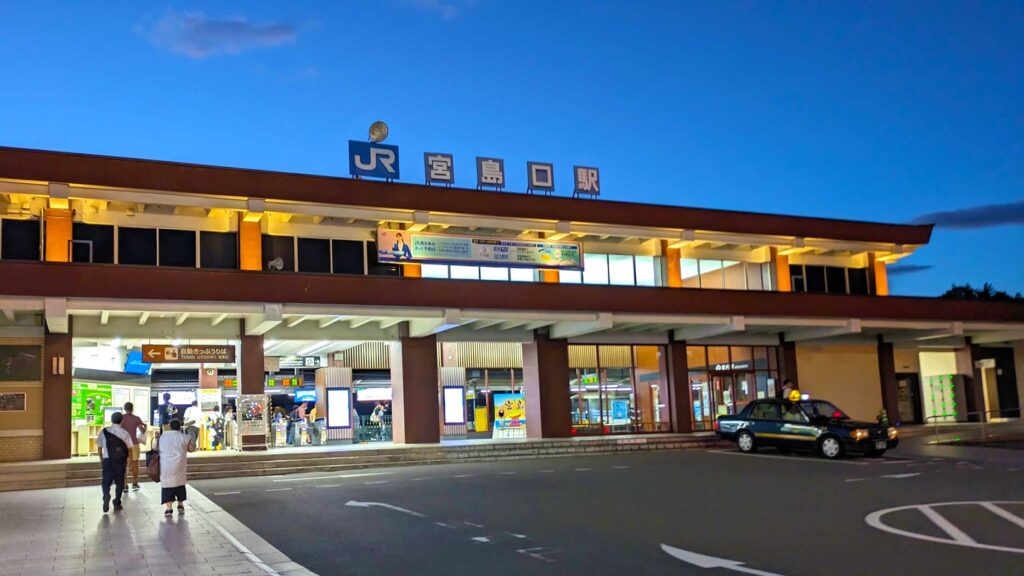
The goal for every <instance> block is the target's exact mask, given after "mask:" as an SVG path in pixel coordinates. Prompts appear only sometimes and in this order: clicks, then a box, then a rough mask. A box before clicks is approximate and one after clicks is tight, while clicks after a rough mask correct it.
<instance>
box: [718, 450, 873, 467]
mask: <svg viewBox="0 0 1024 576" xmlns="http://www.w3.org/2000/svg"><path fill="white" fill-rule="evenodd" d="M706 452H707V453H708V454H721V455H723V456H742V457H743V458H770V459H773V460H789V461H790V462H818V463H823V464H851V465H853V466H870V464H868V463H867V462H854V461H851V460H828V459H827V458H799V457H796V458H794V457H793V456H775V455H773V454H744V453H743V452H735V451H733V450H706Z"/></svg>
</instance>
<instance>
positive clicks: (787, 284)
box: [768, 247, 793, 292]
mask: <svg viewBox="0 0 1024 576" xmlns="http://www.w3.org/2000/svg"><path fill="white" fill-rule="evenodd" d="M768 254H769V257H770V258H771V263H772V267H771V270H772V280H773V281H774V283H775V291H776V292H792V291H793V279H792V278H791V277H790V276H789V256H786V255H783V254H779V249H778V248H775V247H771V248H769V249H768Z"/></svg>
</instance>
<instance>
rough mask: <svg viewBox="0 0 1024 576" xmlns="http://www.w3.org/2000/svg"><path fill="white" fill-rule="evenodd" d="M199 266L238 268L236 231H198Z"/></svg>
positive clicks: (226, 268)
mask: <svg viewBox="0 0 1024 576" xmlns="http://www.w3.org/2000/svg"><path fill="white" fill-rule="evenodd" d="M199 267H200V268H220V269H225V270H237V269H238V234H237V233H236V232H200V233H199Z"/></svg>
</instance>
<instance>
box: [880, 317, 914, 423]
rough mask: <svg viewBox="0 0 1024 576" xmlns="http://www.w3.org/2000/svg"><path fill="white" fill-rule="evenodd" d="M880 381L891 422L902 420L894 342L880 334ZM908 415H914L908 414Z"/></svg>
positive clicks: (883, 399) (885, 406) (886, 410)
mask: <svg viewBox="0 0 1024 576" xmlns="http://www.w3.org/2000/svg"><path fill="white" fill-rule="evenodd" d="M878 382H879V383H880V384H881V386H882V406H883V407H884V408H885V412H886V414H887V415H888V416H889V421H890V422H896V423H898V422H901V421H902V415H901V414H900V405H899V402H898V397H899V390H898V386H897V384H896V352H895V350H893V345H892V342H885V341H883V340H882V335H881V334H879V335H878ZM908 416H911V417H912V416H913V415H912V414H908Z"/></svg>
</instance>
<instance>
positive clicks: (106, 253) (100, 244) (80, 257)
mask: <svg viewBox="0 0 1024 576" xmlns="http://www.w3.org/2000/svg"><path fill="white" fill-rule="evenodd" d="M71 237H72V238H73V239H74V242H73V243H72V245H71V261H72V262H97V263H100V264H113V262H114V227H113V226H108V225H104V224H86V223H84V222H75V223H74V224H72V228H71Z"/></svg>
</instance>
